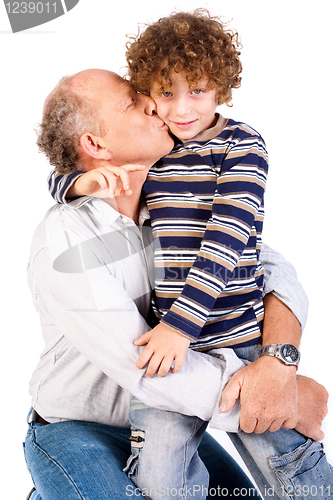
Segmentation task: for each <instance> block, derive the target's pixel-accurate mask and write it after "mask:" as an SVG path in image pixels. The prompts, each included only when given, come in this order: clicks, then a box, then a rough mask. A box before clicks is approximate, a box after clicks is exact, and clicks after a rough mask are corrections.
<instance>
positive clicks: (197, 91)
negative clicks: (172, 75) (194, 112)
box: [192, 89, 203, 95]
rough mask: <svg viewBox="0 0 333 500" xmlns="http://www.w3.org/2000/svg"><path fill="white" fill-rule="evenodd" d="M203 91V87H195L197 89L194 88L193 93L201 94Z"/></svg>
mask: <svg viewBox="0 0 333 500" xmlns="http://www.w3.org/2000/svg"><path fill="white" fill-rule="evenodd" d="M202 92H203V89H195V90H192V94H194V95H199V94H201V93H202Z"/></svg>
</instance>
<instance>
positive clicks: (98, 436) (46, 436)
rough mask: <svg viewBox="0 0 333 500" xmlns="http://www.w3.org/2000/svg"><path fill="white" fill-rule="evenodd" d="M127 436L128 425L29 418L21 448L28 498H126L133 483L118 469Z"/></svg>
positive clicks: (123, 459) (127, 444) (127, 449)
mask: <svg viewBox="0 0 333 500" xmlns="http://www.w3.org/2000/svg"><path fill="white" fill-rule="evenodd" d="M129 437H130V430H129V429H122V428H117V427H111V426H107V425H101V424H94V423H89V422H76V421H69V422H60V423H57V424H48V425H41V424H36V423H32V424H30V425H29V430H28V434H27V437H26V440H25V443H24V450H25V457H26V462H27V466H28V469H29V471H30V473H31V476H32V479H33V482H34V484H35V487H36V490H37V491H36V492H34V493H33V496H32V500H40V499H41V498H42V500H64V499H66V500H78V499H80V500H82V499H83V498H85V499H91V500H110V498H112V499H115V500H128V498H129V497H131V496H133V491H134V489H135V488H134V486H133V484H132V482H131V481H130V480H129V479H128V477H127V476H126V474H124V472H123V471H122V469H123V467H124V465H125V463H126V460H127V458H128V456H129V454H130V441H129ZM135 498H136V499H139V500H140V499H141V500H143V497H142V496H141V495H135Z"/></svg>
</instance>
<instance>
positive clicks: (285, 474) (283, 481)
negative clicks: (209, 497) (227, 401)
mask: <svg viewBox="0 0 333 500" xmlns="http://www.w3.org/2000/svg"><path fill="white" fill-rule="evenodd" d="M235 352H236V353H237V355H239V356H240V357H241V358H242V359H247V360H249V361H254V360H255V359H257V357H258V352H259V349H258V346H253V347H248V348H240V349H235ZM229 437H230V438H231V440H232V442H233V444H234V445H235V447H236V448H237V450H238V452H239V453H240V455H241V456H242V458H243V460H244V462H245V463H246V465H247V467H248V468H249V470H250V472H251V474H252V476H253V477H254V479H255V481H256V482H257V485H258V487H259V489H260V491H261V494H262V495H263V497H264V498H265V499H266V498H267V499H272V498H278V499H282V500H285V499H286V498H287V499H288V498H290V499H293V500H310V499H313V498H316V499H318V500H319V499H320V500H328V499H333V469H332V467H331V466H330V465H329V464H328V462H327V458H326V455H325V453H324V450H323V446H322V444H321V443H320V442H317V441H313V440H312V439H307V438H306V437H304V436H303V435H302V434H299V433H298V432H297V431H295V430H294V429H286V428H283V427H282V428H281V429H280V430H278V431H276V432H269V431H266V432H264V433H263V434H254V433H252V434H247V433H245V432H243V431H241V432H239V433H238V434H232V433H230V434H229Z"/></svg>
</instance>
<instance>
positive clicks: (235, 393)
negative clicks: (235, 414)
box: [220, 378, 241, 413]
mask: <svg viewBox="0 0 333 500" xmlns="http://www.w3.org/2000/svg"><path fill="white" fill-rule="evenodd" d="M240 391H241V386H240V383H239V381H238V380H237V379H236V378H232V379H231V380H229V382H228V383H227V385H226V386H225V388H224V389H223V391H222V397H221V404H220V412H222V413H227V412H228V411H230V410H231V408H233V407H234V405H235V403H236V401H237V399H238V398H239V395H240Z"/></svg>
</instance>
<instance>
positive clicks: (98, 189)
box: [66, 164, 145, 199]
mask: <svg viewBox="0 0 333 500" xmlns="http://www.w3.org/2000/svg"><path fill="white" fill-rule="evenodd" d="M144 168H145V166H144V165H122V166H121V167H115V166H113V165H109V164H107V165H106V166H104V167H99V168H95V169H93V170H89V171H88V172H86V173H84V174H83V175H81V176H80V177H79V178H78V179H77V180H76V181H75V183H74V184H73V186H71V188H70V189H69V190H68V192H67V195H66V197H67V198H69V199H71V198H76V197H78V196H94V197H95V198H114V197H115V196H130V195H131V194H132V190H131V189H130V187H129V175H128V172H135V171H136V170H143V169H144ZM118 179H120V181H121V184H122V185H121V187H119V186H118V187H117V180H118Z"/></svg>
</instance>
